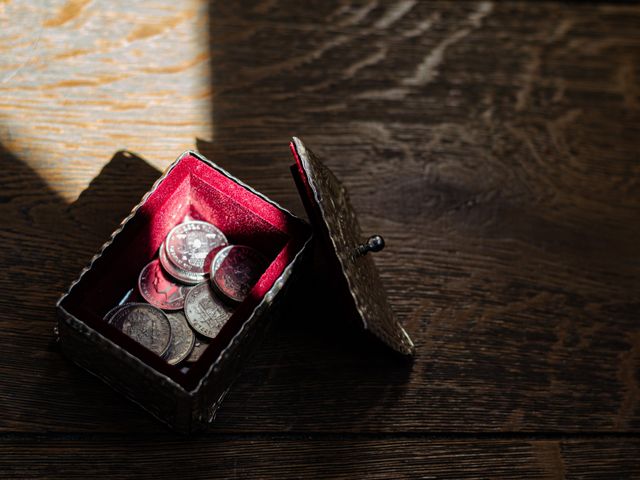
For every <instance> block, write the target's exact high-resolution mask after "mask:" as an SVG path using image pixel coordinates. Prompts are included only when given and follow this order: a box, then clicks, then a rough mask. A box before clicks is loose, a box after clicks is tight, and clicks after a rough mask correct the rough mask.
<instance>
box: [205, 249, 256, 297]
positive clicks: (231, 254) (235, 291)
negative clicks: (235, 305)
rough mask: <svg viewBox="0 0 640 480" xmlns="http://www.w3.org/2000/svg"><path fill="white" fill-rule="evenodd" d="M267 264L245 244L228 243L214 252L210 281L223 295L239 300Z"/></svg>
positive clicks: (254, 282)
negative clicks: (228, 244)
mask: <svg viewBox="0 0 640 480" xmlns="http://www.w3.org/2000/svg"><path fill="white" fill-rule="evenodd" d="M267 265H268V262H267V260H266V259H265V257H264V256H263V255H262V254H261V253H260V252H258V251H257V250H255V249H253V248H251V247H247V246H245V245H230V246H228V247H224V248H222V249H221V250H220V251H219V252H218V253H216V256H215V257H214V259H213V262H211V275H210V278H211V283H212V284H213V286H214V287H215V289H216V290H217V291H218V292H220V293H221V294H223V295H224V296H225V297H227V298H229V299H230V300H233V301H235V302H241V301H242V300H244V299H245V298H246V296H247V295H248V294H249V292H250V291H251V289H252V288H253V286H254V285H255V284H256V282H257V281H258V280H259V279H260V277H261V276H262V274H263V273H264V271H265V269H266V268H267Z"/></svg>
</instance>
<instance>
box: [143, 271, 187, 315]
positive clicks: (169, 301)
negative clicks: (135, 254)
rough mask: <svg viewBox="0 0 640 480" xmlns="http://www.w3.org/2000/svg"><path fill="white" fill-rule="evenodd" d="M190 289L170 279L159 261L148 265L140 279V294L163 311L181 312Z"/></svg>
mask: <svg viewBox="0 0 640 480" xmlns="http://www.w3.org/2000/svg"><path fill="white" fill-rule="evenodd" d="M190 288H191V287H187V286H186V285H180V284H178V283H176V282H174V281H173V280H172V279H171V278H169V277H168V276H167V275H166V274H165V273H164V271H163V270H162V267H161V266H160V262H159V261H158V260H153V261H152V262H150V263H148V264H147V266H146V267H144V268H143V269H142V271H141V272H140V276H139V277H138V289H139V290H140V294H141V295H142V296H143V297H144V299H145V300H146V301H147V302H149V303H150V304H151V305H153V306H154V307H158V308H161V309H163V310H180V309H181V308H182V307H183V306H184V297H185V296H186V294H187V292H188V291H189V289H190Z"/></svg>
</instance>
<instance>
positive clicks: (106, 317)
mask: <svg viewBox="0 0 640 480" xmlns="http://www.w3.org/2000/svg"><path fill="white" fill-rule="evenodd" d="M127 305H130V304H129V303H124V304H122V305H116V306H115V307H113V308H112V309H111V310H109V311H108V312H107V313H106V315H105V316H104V321H105V322H107V323H111V317H113V315H114V314H115V313H116V312H117V311H118V310H120V309H121V308H124V307H126V306H127Z"/></svg>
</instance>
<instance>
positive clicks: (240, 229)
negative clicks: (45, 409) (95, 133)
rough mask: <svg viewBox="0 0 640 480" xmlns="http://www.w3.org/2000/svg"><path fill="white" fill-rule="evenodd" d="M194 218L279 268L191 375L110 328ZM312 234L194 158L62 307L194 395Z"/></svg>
mask: <svg viewBox="0 0 640 480" xmlns="http://www.w3.org/2000/svg"><path fill="white" fill-rule="evenodd" d="M187 215H189V216H190V217H192V218H194V219H200V220H205V221H208V222H211V223H213V224H215V225H216V226H217V227H218V228H220V229H221V230H222V231H223V232H224V233H225V235H226V236H227V238H228V240H229V242H230V243H232V244H243V245H249V246H251V247H253V248H255V249H257V250H259V251H260V252H262V254H263V255H264V256H265V257H266V258H268V259H269V260H270V262H271V263H270V265H269V267H268V268H267V270H266V271H265V273H264V274H263V275H262V277H261V278H260V280H259V281H258V282H257V284H256V285H255V286H254V287H253V289H252V291H251V293H250V295H249V296H248V298H247V299H246V300H245V301H244V302H243V303H242V304H240V305H239V306H238V307H237V309H236V311H235V312H234V314H233V316H232V317H231V319H230V320H229V322H227V324H226V325H225V327H224V328H223V329H222V331H221V332H220V334H219V335H218V337H216V339H214V340H213V341H212V343H211V346H210V347H209V348H208V349H207V351H206V352H205V354H204V355H203V356H202V357H201V358H200V360H199V361H198V362H197V363H196V364H194V365H193V366H192V367H191V368H189V369H185V368H184V367H182V368H181V367H176V366H171V365H169V364H167V363H166V362H164V361H163V360H162V359H161V358H159V357H157V356H156V355H154V354H153V353H151V352H150V351H148V350H146V349H144V348H143V347H141V346H140V345H138V344H137V343H136V342H134V341H133V340H131V339H130V338H129V337H127V336H126V335H124V334H122V333H121V332H120V331H118V330H117V329H115V328H113V327H112V326H111V325H109V324H107V323H106V322H104V321H103V320H102V318H103V316H104V314H105V313H106V312H107V311H108V310H109V309H111V308H112V307H114V306H115V305H117V304H118V302H119V301H120V300H121V299H122V298H123V296H124V295H125V294H126V292H127V291H129V290H130V289H131V288H135V289H136V291H137V284H136V283H137V278H138V275H139V273H140V270H141V269H142V268H143V267H144V266H145V265H146V264H147V263H148V262H149V261H151V259H152V258H154V257H155V256H156V253H157V251H158V248H159V247H160V245H161V243H162V242H163V241H164V239H165V237H166V235H167V233H169V231H170V230H171V228H173V226H175V225H176V224H178V223H180V222H181V221H182V220H183V219H184V218H185V216H187ZM309 234H310V232H309V229H308V226H307V225H306V224H305V223H304V222H302V221H300V220H299V219H297V218H295V217H293V216H292V215H290V214H288V213H286V212H283V211H282V210H280V209H278V208H277V207H275V206H274V205H272V204H270V203H269V202H267V201H265V200H264V199H262V198H261V197H260V196H258V195H257V194H255V193H254V192H252V191H250V190H248V189H247V188H245V187H243V186H242V185H239V184H238V183H236V182H234V181H233V180H231V179H229V178H228V177H227V176H226V175H224V174H222V173H221V172H220V171H218V170H216V169H215V168H212V167H211V166H210V165H208V164H206V163H205V162H203V161H201V160H200V159H198V158H197V157H195V156H193V155H191V154H188V155H186V156H184V157H182V158H181V159H180V161H179V162H178V163H177V164H176V165H175V166H174V167H173V168H172V169H171V171H170V172H169V173H168V175H167V176H166V177H165V179H164V180H163V181H162V182H161V183H160V184H159V185H158V186H157V188H156V190H155V191H154V192H153V193H152V194H151V195H149V196H148V197H147V198H146V200H145V201H144V203H143V205H142V206H141V207H140V208H139V209H138V210H137V212H136V214H135V216H134V217H133V218H132V219H131V220H130V221H129V222H128V223H127V224H126V226H125V228H124V229H123V231H122V232H120V234H118V235H117V236H116V237H115V238H114V241H113V243H112V244H111V245H110V246H109V247H107V249H105V251H104V252H103V254H102V256H101V257H100V258H99V259H98V260H97V261H96V262H95V263H94V265H93V267H92V268H91V270H89V271H88V272H87V273H86V274H85V275H84V276H83V277H82V279H81V280H80V282H79V283H78V284H77V285H76V286H75V287H74V288H73V289H72V291H71V293H70V294H69V295H68V296H67V297H66V298H65V300H64V302H63V304H62V306H63V307H64V308H65V309H66V310H67V311H68V312H69V313H71V314H73V315H74V316H75V317H77V318H79V319H80V320H82V321H83V322H85V323H87V324H88V325H89V326H91V327H92V328H94V329H96V330H97V331H99V332H100V333H102V334H103V335H105V336H106V337H108V338H110V339H111V340H113V341H114V342H116V343H118V344H120V345H122V346H123V347H124V348H126V349H127V350H129V351H130V352H131V353H133V354H134V355H136V356H138V357H139V358H141V359H142V360H143V361H145V362H146V363H148V364H149V365H151V366H152V367H154V368H156V369H157V370H159V371H161V372H162V373H164V374H166V375H169V376H171V377H172V378H174V379H175V380H176V381H178V382H179V383H181V384H182V385H183V386H185V387H186V388H191V387H193V386H195V385H196V384H197V382H198V381H199V379H200V377H201V376H202V375H203V374H204V373H205V372H206V371H207V370H208V367H209V365H210V364H211V362H213V361H215V359H216V358H217V357H218V355H219V354H220V352H221V350H222V349H223V348H224V347H225V346H227V345H228V343H229V340H230V339H231V338H232V337H233V336H234V335H235V334H236V333H237V331H238V330H239V328H240V326H241V325H242V323H243V321H244V320H245V319H246V318H247V317H248V315H250V314H251V312H252V311H253V309H254V308H255V306H256V305H257V304H258V303H259V302H260V300H261V299H262V297H263V296H264V295H265V293H266V292H267V291H268V290H269V289H270V288H271V286H272V285H273V283H274V281H275V280H276V279H277V278H278V277H279V276H280V274H281V273H282V272H283V270H284V268H285V267H286V266H287V265H288V264H289V263H290V262H291V261H292V260H293V258H294V257H295V255H296V254H297V253H298V252H299V250H300V249H301V248H302V246H303V245H304V242H305V241H306V240H307V238H308V236H309Z"/></svg>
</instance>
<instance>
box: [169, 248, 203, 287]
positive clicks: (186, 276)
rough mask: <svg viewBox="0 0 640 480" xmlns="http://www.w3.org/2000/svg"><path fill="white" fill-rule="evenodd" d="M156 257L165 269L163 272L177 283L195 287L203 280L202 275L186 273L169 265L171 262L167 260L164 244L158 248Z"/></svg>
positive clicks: (171, 264)
mask: <svg viewBox="0 0 640 480" xmlns="http://www.w3.org/2000/svg"><path fill="white" fill-rule="evenodd" d="M158 256H159V258H160V264H161V265H162V267H163V268H164V269H165V271H166V272H167V273H168V274H169V275H170V276H172V277H173V278H175V279H176V280H178V281H179V282H182V283H186V284H188V285H196V284H198V283H201V282H203V281H204V280H205V276H204V275H198V274H194V273H190V272H186V271H184V270H182V269H180V268H178V267H176V266H175V265H174V264H173V263H171V261H170V260H169V259H168V258H167V252H166V249H165V248H164V243H163V244H162V245H161V246H160V251H159V255H158Z"/></svg>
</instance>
